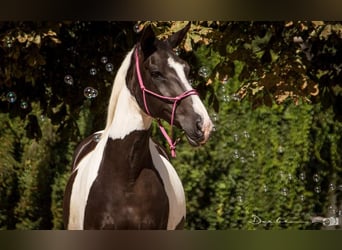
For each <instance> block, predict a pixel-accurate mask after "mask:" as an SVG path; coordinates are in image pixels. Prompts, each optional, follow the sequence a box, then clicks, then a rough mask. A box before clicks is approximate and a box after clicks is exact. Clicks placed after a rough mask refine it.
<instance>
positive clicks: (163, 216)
mask: <svg viewBox="0 0 342 250" xmlns="http://www.w3.org/2000/svg"><path fill="white" fill-rule="evenodd" d="M106 176H108V175H105V176H99V177H98V178H97V180H96V181H95V182H94V184H93V186H92V188H91V190H90V194H89V197H88V202H87V206H86V210H85V218H84V227H85V228H101V229H122V228H125V229H144V228H149V229H153V228H154V229H158V228H166V227H167V222H168V216H169V200H168V197H167V194H166V192H165V190H164V186H163V183H162V182H161V180H160V178H159V177H158V176H157V174H156V172H155V171H153V170H152V169H144V170H142V171H141V172H140V174H139V176H138V177H137V178H136V180H134V182H133V181H131V182H130V181H125V182H124V183H123V182H122V180H116V179H115V178H114V179H113V180H112V181H111V182H110V184H109V182H108V181H106V179H105V177H106ZM104 183H106V185H103V184H104Z"/></svg>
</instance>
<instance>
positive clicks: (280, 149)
mask: <svg viewBox="0 0 342 250" xmlns="http://www.w3.org/2000/svg"><path fill="white" fill-rule="evenodd" d="M278 153H279V154H283V153H284V148H283V146H281V145H280V146H279V147H278Z"/></svg>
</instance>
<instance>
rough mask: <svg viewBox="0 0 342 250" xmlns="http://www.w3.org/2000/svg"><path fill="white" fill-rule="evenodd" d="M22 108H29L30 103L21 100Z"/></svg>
mask: <svg viewBox="0 0 342 250" xmlns="http://www.w3.org/2000/svg"><path fill="white" fill-rule="evenodd" d="M20 108H22V109H27V108H28V103H27V102H26V101H24V100H21V101H20Z"/></svg>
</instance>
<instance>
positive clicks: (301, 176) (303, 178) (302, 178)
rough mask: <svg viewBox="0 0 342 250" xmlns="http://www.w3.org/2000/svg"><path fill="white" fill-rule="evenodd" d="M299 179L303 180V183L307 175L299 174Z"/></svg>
mask: <svg viewBox="0 0 342 250" xmlns="http://www.w3.org/2000/svg"><path fill="white" fill-rule="evenodd" d="M299 179H300V180H302V181H304V180H305V173H304V172H301V173H300V174H299Z"/></svg>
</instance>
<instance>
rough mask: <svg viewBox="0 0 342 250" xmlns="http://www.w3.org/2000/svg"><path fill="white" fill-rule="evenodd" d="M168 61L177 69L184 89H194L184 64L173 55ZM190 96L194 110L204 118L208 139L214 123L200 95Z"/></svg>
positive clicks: (206, 137) (204, 127) (204, 129)
mask: <svg viewBox="0 0 342 250" xmlns="http://www.w3.org/2000/svg"><path fill="white" fill-rule="evenodd" d="M167 62H168V64H169V66H170V67H171V68H173V69H174V70H175V71H176V74H177V76H178V78H179V80H180V81H181V83H182V84H183V86H184V89H185V90H186V91H188V90H191V89H193V88H192V87H191V85H190V83H189V81H188V79H187V77H186V75H185V72H184V65H183V64H181V63H179V62H176V61H175V60H174V59H173V58H172V57H169V58H168V59H167ZM190 98H191V100H192V106H193V109H194V111H195V112H196V113H197V114H198V115H199V116H201V118H202V121H203V129H202V131H203V132H204V134H205V140H207V139H208V137H209V134H210V132H211V130H212V128H213V123H212V121H211V119H210V117H209V115H208V112H207V109H206V108H205V106H204V104H203V103H202V101H201V99H200V98H199V96H198V95H191V96H190Z"/></svg>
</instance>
